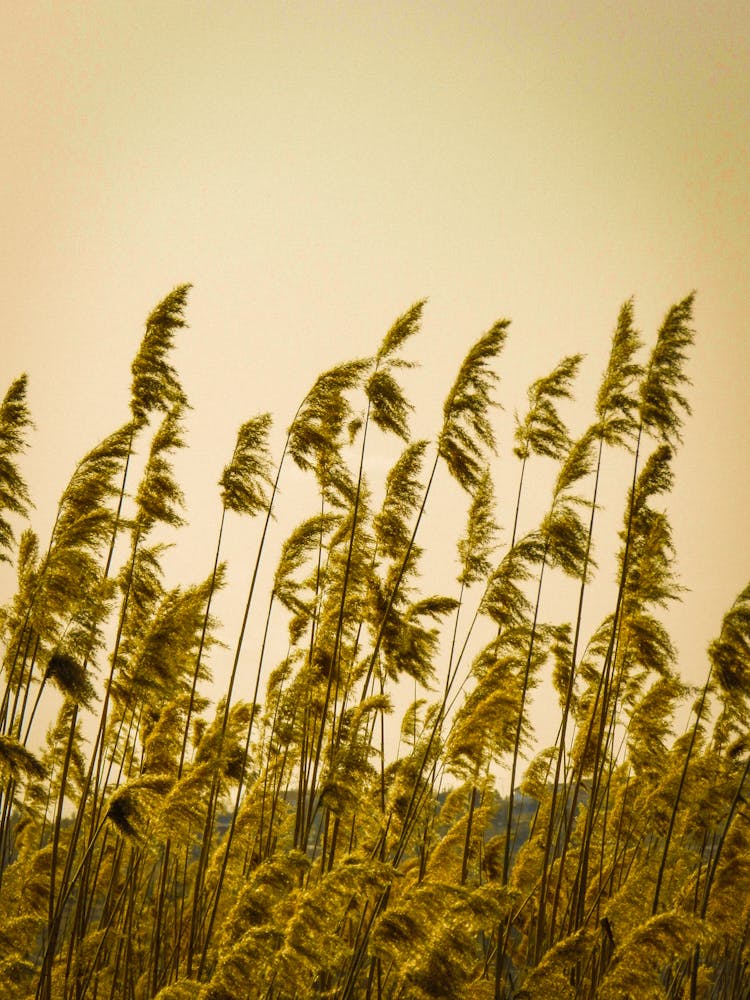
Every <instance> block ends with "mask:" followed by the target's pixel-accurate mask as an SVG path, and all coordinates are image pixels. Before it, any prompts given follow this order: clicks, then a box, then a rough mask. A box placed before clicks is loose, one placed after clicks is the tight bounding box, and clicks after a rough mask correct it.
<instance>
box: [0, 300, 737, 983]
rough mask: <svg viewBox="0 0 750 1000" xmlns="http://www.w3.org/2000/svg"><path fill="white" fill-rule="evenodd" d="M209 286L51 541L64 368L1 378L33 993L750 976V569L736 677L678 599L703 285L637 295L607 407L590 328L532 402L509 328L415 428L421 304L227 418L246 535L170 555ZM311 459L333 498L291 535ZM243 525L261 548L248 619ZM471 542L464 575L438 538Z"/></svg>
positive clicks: (313, 473)
mask: <svg viewBox="0 0 750 1000" xmlns="http://www.w3.org/2000/svg"><path fill="white" fill-rule="evenodd" d="M188 295H189V286H187V285H184V286H178V287H177V288H175V289H174V290H173V291H172V292H171V293H170V294H169V295H167V297H166V298H165V299H164V300H163V301H162V302H161V303H159V304H158V305H157V306H156V307H155V309H154V310H153V312H152V313H151V314H150V316H149V317H148V319H147V321H146V326H145V333H144V335H143V339H142V341H141V343H140V346H139V348H138V350H137V353H136V355H135V358H134V360H133V362H132V368H131V373H130V378H131V395H130V412H129V414H128V413H126V414H123V419H124V420H125V422H124V423H123V425H122V426H121V427H119V428H118V429H116V430H114V431H113V432H112V433H110V434H109V436H106V437H104V438H103V440H101V442H100V443H99V444H96V445H95V446H94V447H93V448H92V449H91V451H90V452H89V453H88V454H86V455H85V456H84V457H83V458H82V459H81V461H80V462H79V463H78V465H77V466H76V468H75V469H74V470H73V471H72V475H71V478H70V480H69V481H68V483H67V485H64V484H60V486H61V488H62V492H61V494H60V500H59V505H58V507H57V514H56V518H55V521H54V527H53V529H52V532H51V535H50V537H48V538H47V537H38V536H37V534H35V532H34V530H33V529H32V528H31V526H30V524H31V523H32V521H31V520H29V519H30V518H32V513H33V511H32V500H33V498H32V497H31V496H30V495H29V490H28V487H27V485H26V482H25V479H24V453H25V450H26V448H27V444H28V433H29V430H30V427H31V421H32V418H33V414H32V413H30V412H29V408H28V405H27V377H26V376H25V375H21V376H19V377H18V378H17V379H16V380H15V381H14V382H13V383H12V384H11V385H10V387H9V388H8V389H7V393H6V394H5V396H4V399H3V401H2V405H1V407H0V559H2V560H3V561H6V562H8V563H10V564H11V565H12V567H13V572H14V573H15V578H16V581H17V582H16V585H15V594H14V595H13V596H12V598H11V599H10V600H9V601H8V603H7V604H6V605H5V606H4V607H3V608H2V609H0V656H1V657H2V673H1V675H0V682H1V684H2V686H1V688H0V691H1V692H2V693H1V695H0V697H1V698H2V702H1V704H0V1000H27V998H28V1000H31V998H35V1000H84V998H89V1000H149V998H157V997H158V998H159V1000H303V998H330V1000H365V998H366V1000H454V998H455V1000H501V998H502V1000H511V998H515V1000H522V998H527V1000H573V998H575V1000H590V998H601V1000H627V998H630V1000H652V998H653V1000H656V998H665V1000H666V998H669V1000H677V998H683V1000H687V998H692V1000H695V998H706V1000H708V998H724V1000H742V998H747V997H750V815H749V814H748V809H747V802H746V795H747V790H748V787H750V782H748V769H749V768H750V745H749V743H748V714H749V713H748V709H749V702H748V698H749V696H750V585H749V586H748V587H747V588H746V589H745V590H744V591H743V592H742V593H740V594H739V595H738V596H737V598H736V600H735V602H734V603H733V604H732V606H731V607H729V608H728V609H727V611H726V615H725V617H724V619H723V621H717V623H716V630H715V636H716V638H715V639H714V640H713V642H712V643H711V644H710V647H709V649H708V651H707V653H706V651H705V650H698V651H696V657H697V660H698V662H705V669H706V672H705V677H704V679H703V683H702V684H701V685H700V686H699V687H697V688H696V687H692V686H691V685H689V684H688V683H687V682H686V680H685V677H684V672H683V671H682V670H681V669H680V663H679V662H678V657H677V654H676V651H675V646H674V644H673V640H672V638H671V637H670V633H669V630H668V625H669V609H670V606H671V604H672V602H674V601H675V600H679V599H680V593H681V590H682V586H681V583H680V581H679V580H678V578H677V574H676V568H675V558H676V553H675V547H674V544H673V537H672V532H671V529H670V523H669V517H668V510H669V493H670V490H671V487H672V483H673V473H672V462H673V456H674V454H675V452H676V450H677V449H678V448H679V446H680V440H681V431H682V428H683V425H684V421H685V420H686V419H688V417H689V414H690V406H689V398H690V387H689V380H688V378H687V375H686V364H687V362H688V359H689V356H690V349H691V346H692V344H693V338H694V336H695V334H694V330H693V326H692V323H693V319H692V313H693V304H694V303H693V296H692V295H689V296H687V297H686V298H684V299H683V300H682V301H679V302H677V303H676V304H675V305H673V306H672V307H671V308H669V309H668V310H667V312H666V315H665V317H664V320H663V322H662V324H661V326H660V327H659V329H658V330H656V331H651V332H650V333H643V334H641V333H640V332H639V331H638V329H637V318H636V317H635V316H634V306H633V303H632V302H631V301H628V302H626V303H624V304H623V305H622V306H621V308H620V309H619V314H618V312H617V303H615V304H614V309H613V317H612V319H613V329H612V332H611V339H610V349H609V355H608V362H607V364H606V366H605V370H604V371H603V372H602V373H601V375H600V377H599V382H598V387H597V392H596V394H595V402H594V406H593V411H592V412H591V413H590V414H589V415H588V416H584V418H583V426H586V421H589V423H588V428H587V429H586V430H585V432H584V433H582V434H581V435H580V436H578V435H573V434H572V433H571V431H570V429H569V426H568V421H569V416H570V415H571V414H572V413H574V412H575V408H576V403H577V390H576V377H577V374H578V371H579V368H580V364H581V360H582V359H581V356H580V355H578V354H571V355H569V356H566V357H563V358H562V359H561V360H558V359H556V358H555V357H551V358H550V359H549V361H550V367H549V370H548V373H541V374H540V377H539V378H538V379H537V380H536V381H534V382H533V384H532V385H530V386H529V388H528V392H527V393H526V395H525V399H526V408H525V410H523V411H521V412H518V413H516V414H515V415H514V413H513V411H512V409H510V410H509V409H502V410H501V408H500V405H499V404H502V403H503V377H504V372H503V357H502V355H503V348H504V346H505V343H506V340H507V338H508V337H509V336H511V335H512V327H511V325H510V323H509V321H507V320H500V321H498V322H496V323H494V325H492V326H490V328H489V329H488V330H487V332H486V333H484V334H483V335H482V336H480V337H479V339H477V340H476V342H474V343H473V344H467V347H468V351H467V353H466V355H465V358H464V360H463V362H462V364H461V365H460V367H459V369H458V371H457V372H456V373H455V380H454V381H453V383H452V385H450V384H449V385H446V386H445V387H444V389H441V390H440V391H441V393H442V395H443V397H444V404H443V408H442V419H441V424H440V426H438V427H436V428H435V429H434V433H433V436H432V438H431V440H419V439H414V438H413V437H412V432H411V429H410V423H411V422H412V417H413V410H414V408H413V406H412V403H411V401H410V398H409V395H408V393H407V389H406V388H405V386H406V385H408V375H409V371H408V370H409V368H410V367H412V366H413V364H414V361H413V360H411V359H412V358H413V356H414V355H413V345H412V337H413V336H414V335H415V334H417V333H418V331H419V329H420V325H421V323H422V321H423V312H424V311H425V303H424V302H417V303H416V304H415V305H413V306H412V307H411V308H410V309H408V310H407V311H406V312H405V313H404V314H403V315H402V316H400V317H399V318H398V319H396V320H395V322H394V323H393V325H392V326H391V327H390V328H389V329H388V330H387V332H386V333H385V336H384V337H383V339H382V342H381V343H380V344H379V346H377V347H376V350H375V353H373V354H372V356H370V357H366V358H361V359H353V360H345V361H343V362H342V363H341V364H340V365H338V366H337V367H334V368H331V369H330V370H328V371H325V372H323V373H322V374H320V375H317V377H316V374H315V373H314V372H312V373H310V375H311V380H310V381H311V388H310V390H309V392H308V393H307V395H306V396H305V397H304V398H303V399H302V400H301V402H300V403H299V407H298V409H297V411H296V413H295V414H293V415H289V414H273V415H271V414H269V413H259V414H257V415H248V416H249V419H247V421H246V422H245V423H244V424H243V425H242V426H241V427H240V428H239V430H238V433H237V437H236V442H219V443H217V453H218V452H219V450H220V449H221V454H222V458H221V459H220V460H219V461H218V466H217V470H216V472H211V473H210V474H211V475H214V476H216V475H218V476H219V482H218V485H217V488H216V514H217V522H218V530H217V534H216V540H215V553H216V554H215V560H214V561H213V565H208V566H205V565H193V567H192V569H193V573H192V575H191V577H190V579H180V580H170V579H168V575H169V574H168V573H167V572H166V571H165V559H166V553H167V547H168V546H172V547H173V548H174V549H175V550H179V548H180V544H181V530H180V529H181V526H182V525H183V521H184V518H185V517H186V516H187V515H188V514H189V511H186V510H185V509H184V502H183V495H182V491H181V487H180V483H179V482H178V476H177V474H176V472H175V458H176V456H178V455H179V453H180V449H182V448H185V447H187V448H189V447H190V442H189V441H188V440H186V434H185V430H184V419H185V414H186V410H187V407H188V406H189V401H188V399H187V398H186V394H185V392H184V390H183V387H182V384H181V381H180V375H179V372H178V371H177V370H176V366H175V363H174V357H173V354H174V348H175V342H176V338H179V336H180V335H181V328H182V327H184V326H185V325H186V322H187V320H188V318H189V316H188V314H189V310H188ZM385 325H387V323H386V324H385ZM414 343H415V344H418V341H415V342H414ZM415 350H416V356H419V348H418V347H416V348H415ZM410 352H412V353H410ZM423 364H424V367H425V368H429V350H427V349H425V351H424V358H423ZM273 375H274V373H269V377H270V378H273ZM3 388H4V387H3ZM579 418H580V414H579ZM284 421H286V422H287V423H288V429H287V430H286V437H285V439H284V443H283V447H282V448H281V449H280V452H279V453H278V454H275V453H274V451H275V450H276V449H275V448H274V447H272V441H273V440H274V438H273V436H272V422H273V424H274V425H279V426H281V425H283V423H284ZM94 423H95V421H94V420H93V419H92V425H93V424H94ZM508 424H510V434H511V436H512V442H513V446H512V450H511V449H507V450H504V452H503V453H498V449H497V441H498V433H499V431H498V428H499V427H500V426H501V425H503V426H507V425H508ZM108 430H110V428H106V427H105V428H101V429H98V428H95V427H94V428H93V430H92V433H93V434H95V435H98V434H99V433H101V434H106V433H107V431H108ZM384 448H385V449H386V451H388V449H390V452H392V454H393V455H394V460H393V462H391V463H389V467H387V468H386V467H385V466H384V463H383V462H381V461H375V460H374V459H373V456H380V455H382V454H383V453H384V451H383V449H384ZM390 452H389V453H390ZM136 456H139V458H138V459H136ZM223 462H226V465H225V466H224V467H223V471H221V469H222V463H223ZM613 468H617V469H618V470H622V469H625V470H627V471H626V475H625V476H624V477H623V478H622V483H621V489H620V507H619V510H617V511H614V512H611V511H608V510H607V511H605V510H603V509H602V500H601V495H600V491H601V483H602V478H603V477H604V476H606V474H607V471H608V470H609V469H613ZM550 470H552V471H551V473H550ZM500 474H502V476H503V477H504V478H505V481H506V482H508V481H512V482H513V484H514V487H513V496H514V506H513V507H511V508H510V509H507V507H505V508H504V509H502V510H500V509H499V507H500V504H499V503H498V501H497V499H496V497H497V494H498V490H497V482H496V480H495V481H494V482H493V478H494V477H497V476H498V475H500ZM540 474H541V475H542V479H538V478H537V476H538V475H540ZM294 476H296V477H304V479H305V482H307V483H308V485H309V496H310V497H311V498H312V502H311V504H310V506H309V509H306V510H300V511H299V519H298V520H297V522H296V524H293V525H289V526H288V527H286V528H285V529H284V534H283V537H280V538H277V534H278V530H279V525H280V521H279V520H278V519H277V517H276V514H277V508H278V498H279V496H280V495H281V493H282V492H283V490H284V488H285V482H286V481H289V477H294ZM544 477H546V478H544ZM542 481H543V482H544V483H545V487H544V489H545V491H546V490H547V485H546V484H547V483H549V484H550V485H549V489H548V495H547V498H546V500H545V505H544V510H545V512H544V513H543V515H542V517H541V518H540V519H539V523H538V524H537V526H536V527H534V528H533V529H532V530H526V528H525V519H524V518H523V517H519V512H521V511H523V510H524V508H525V505H526V507H528V503H529V497H530V496H531V493H532V492H535V491H536V493H537V494H538V491H539V486H538V483H539V482H542ZM446 483H447V484H448V485H449V486H450V488H451V489H454V490H455V496H456V497H458V498H459V501H460V502H455V503H453V502H452V503H451V505H450V510H451V511H452V515H451V517H452V518H453V519H454V521H453V522H452V523H451V518H448V519H446V523H444V524H442V525H441V539H440V544H439V545H438V546H437V548H435V544H434V540H430V539H428V537H427V535H426V534H425V532H424V530H423V528H424V521H425V511H426V509H427V505H428V503H429V502H432V500H433V499H434V493H435V492H436V491H438V490H439V489H442V488H443V487H444V484H446ZM535 484H537V485H535ZM612 513H614V516H615V517H616V518H617V519H618V520H617V521H616V522H615V521H605V520H603V518H604V515H605V514H608V515H611V514H612ZM237 518H247V519H254V524H255V527H256V529H257V532H256V537H257V538H258V545H257V551H255V552H253V554H252V558H248V555H247V553H242V555H241V558H242V560H243V562H242V566H243V573H244V575H245V584H244V586H245V588H246V589H245V593H244V595H243V598H242V600H243V602H244V604H243V608H244V610H243V613H242V615H241V624H240V628H239V631H238V633H237V634H234V635H229V633H228V630H226V629H222V627H221V623H220V621H219V616H218V615H217V611H216V604H217V599H218V595H219V594H220V592H221V591H222V587H224V585H225V583H226V578H227V572H228V565H227V564H231V563H233V561H234V560H236V559H238V558H240V556H239V555H238V553H236V552H234V551H229V550H228V549H229V548H230V547H229V546H227V545H226V544H225V534H226V533H225V527H226V526H227V525H229V524H230V522H231V521H232V520H233V519H237ZM610 523H616V524H617V527H616V528H615V529H614V531H609V528H608V525H609V524H610ZM501 526H502V531H500V527H501ZM602 526H604V527H606V528H607V530H606V531H605V530H604V528H603V527H602ZM202 528H203V530H205V531H206V532H210V531H212V530H215V529H214V527H213V526H212V524H206V525H203V526H202ZM699 529H700V530H706V525H705V523H704V524H703V525H701V526H696V530H699ZM607 534H608V535H609V536H611V537H605V536H606V535H607ZM272 538H277V542H278V543H277V544H276V543H273V544H272V541H271V540H272ZM428 542H429V545H428ZM447 546H449V547H450V554H449V555H448V556H446V557H445V559H446V561H448V562H450V565H451V567H452V566H453V565H454V563H455V567H456V572H453V573H452V574H451V575H449V577H448V578H449V579H450V580H451V583H450V586H449V587H444V588H443V590H444V592H438V593H434V592H433V587H434V584H433V580H434V579H435V574H434V573H432V572H423V568H424V566H425V565H434V560H435V559H436V558H437V559H443V558H444V555H443V554H444V552H447V551H448V549H447ZM607 548H609V549H610V550H612V552H614V553H616V556H613V558H612V560H611V565H610V563H607V564H606V569H605V570H601V569H599V568H598V561H599V552H600V551H606V549H607ZM183 559H187V560H188V562H189V552H188V553H187V554H186V555H184V556H183ZM430 560H433V561H432V562H430ZM602 564H603V565H604V560H602ZM612 567H614V570H612ZM613 577H614V579H613ZM556 588H560V593H561V594H563V595H564V596H563V598H562V599H561V601H560V600H558V601H557V603H556V605H555V607H559V606H560V604H561V603H562V605H563V611H562V614H561V616H559V617H558V618H556V620H554V621H548V620H546V618H547V617H549V616H548V614H547V613H546V612H547V609H548V607H549V603H548V602H546V600H545V598H546V595H548V594H549V593H550V592H554V591H555V590H556ZM610 597H611V600H610ZM602 598H603V599H604V601H605V604H606V610H605V612H604V614H603V616H602V618H601V621H600V622H599V624H598V625H596V626H595V627H594V628H593V629H589V628H588V627H585V628H584V623H586V622H587V621H588V619H587V617H586V609H588V608H590V607H591V606H592V605H597V606H598V604H601V602H602ZM259 622H260V625H259V624H258V623H259ZM264 623H265V624H264ZM279 635H283V642H281V643H280V642H279ZM219 664H222V669H225V676H226V677H227V678H228V681H227V683H226V684H225V685H223V686H224V690H223V693H220V694H219V695H218V696H217V695H216V685H215V684H214V683H213V682H212V674H213V672H214V669H215V668H218V665H219ZM541 690H545V691H547V692H548V698H549V700H551V701H553V702H554V703H555V711H556V716H555V720H556V722H555V724H556V737H555V736H554V735H553V737H552V740H551V741H550V742H549V745H547V746H545V745H540V741H539V738H538V735H537V731H538V726H537V725H536V724H535V713H536V711H537V708H538V705H539V700H538V699H535V697H534V693H535V692H537V693H539V691H541ZM47 719H52V720H53V721H52V722H51V724H49V726H47V723H46V720H47ZM40 720H41V721H40ZM686 720H687V721H686ZM42 722H43V723H44V724H43V725H42ZM45 728H46V734H45V732H44V730H45Z"/></svg>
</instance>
